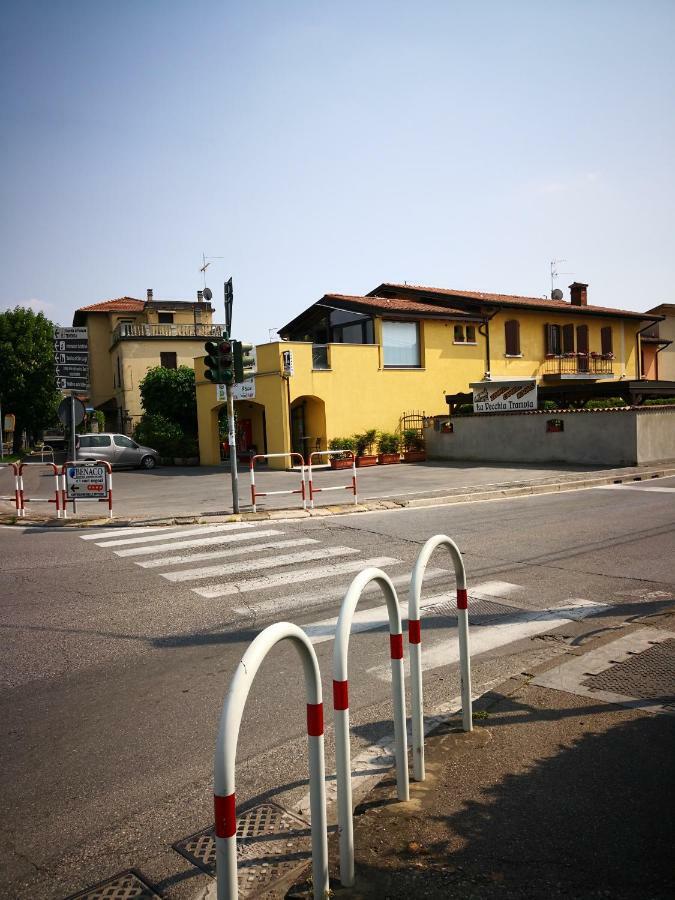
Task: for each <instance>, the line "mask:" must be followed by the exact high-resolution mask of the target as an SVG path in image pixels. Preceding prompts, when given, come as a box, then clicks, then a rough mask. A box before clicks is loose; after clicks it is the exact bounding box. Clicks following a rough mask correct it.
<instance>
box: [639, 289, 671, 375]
mask: <svg viewBox="0 0 675 900" xmlns="http://www.w3.org/2000/svg"><path fill="white" fill-rule="evenodd" d="M649 313H650V315H651V314H654V315H656V316H663V319H662V321H660V322H657V323H655V324H654V325H652V326H651V328H648V329H647V330H646V331H645V332H644V334H643V335H642V338H641V342H642V371H643V373H644V376H645V378H653V379H654V380H655V381H660V380H663V381H675V304H673V303H661V304H660V305H659V306H655V307H654V308H653V309H650V310H649Z"/></svg>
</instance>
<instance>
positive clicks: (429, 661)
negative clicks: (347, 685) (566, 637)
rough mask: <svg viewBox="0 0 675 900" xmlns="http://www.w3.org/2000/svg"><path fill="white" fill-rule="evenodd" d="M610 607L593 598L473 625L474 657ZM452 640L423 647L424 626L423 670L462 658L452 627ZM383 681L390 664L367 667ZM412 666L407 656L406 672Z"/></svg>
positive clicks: (389, 679)
mask: <svg viewBox="0 0 675 900" xmlns="http://www.w3.org/2000/svg"><path fill="white" fill-rule="evenodd" d="M604 609H607V604H605V603H594V602H593V601H591V600H575V601H569V602H568V604H567V605H566V606H561V607H554V608H551V609H543V610H532V611H524V612H522V613H518V614H517V615H514V616H513V620H512V621H510V622H503V623H499V624H497V625H486V626H484V627H481V628H472V629H471V637H470V647H471V658H472V659H474V658H475V657H476V656H478V655H479V654H481V653H487V651H488V650H494V649H496V648H497V647H503V646H505V645H506V644H512V643H514V642H515V641H520V640H522V639H523V638H527V637H533V636H534V635H536V634H542V633H543V632H545V631H551V630H552V629H554V628H559V627H560V626H561V625H567V624H568V623H569V622H570V621H572V620H576V619H580V618H585V617H586V616H590V615H592V614H593V613H597V612H601V611H602V610H604ZM449 630H450V638H449V640H441V641H439V642H438V643H435V644H434V645H433V646H431V647H425V646H424V628H422V669H423V671H427V670H429V669H437V668H439V667H440V666H448V665H451V664H452V663H456V662H458V661H459V642H458V641H457V640H456V639H455V636H454V634H453V632H454V631H455V629H454V628H452V626H451V627H450V629H449ZM366 671H367V672H368V673H369V674H373V675H375V676H376V677H377V678H379V679H380V680H381V681H391V669H390V667H389V666H388V665H385V666H373V667H372V668H370V669H367V670H366ZM409 671H410V667H409V663H408V659H407V658H406V673H409Z"/></svg>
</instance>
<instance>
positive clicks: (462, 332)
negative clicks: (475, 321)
mask: <svg viewBox="0 0 675 900" xmlns="http://www.w3.org/2000/svg"><path fill="white" fill-rule="evenodd" d="M452 340H453V343H455V344H475V343H476V326H475V325H467V326H466V328H465V327H464V325H455V327H454V332H453V337H452Z"/></svg>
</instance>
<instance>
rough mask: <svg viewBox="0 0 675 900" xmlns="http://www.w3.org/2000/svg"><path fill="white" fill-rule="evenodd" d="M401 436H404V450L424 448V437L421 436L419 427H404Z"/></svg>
mask: <svg viewBox="0 0 675 900" xmlns="http://www.w3.org/2000/svg"><path fill="white" fill-rule="evenodd" d="M401 437H402V438H403V449H404V450H423V449H424V438H423V437H422V436H421V434H420V433H419V430H418V429H417V428H404V429H403V434H402V435H401Z"/></svg>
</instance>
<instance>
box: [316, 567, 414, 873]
mask: <svg viewBox="0 0 675 900" xmlns="http://www.w3.org/2000/svg"><path fill="white" fill-rule="evenodd" d="M372 581H374V582H376V583H377V584H378V585H379V586H380V588H381V589H382V593H383V594H384V599H385V601H386V604H387V612H388V614H389V645H390V656H391V680H392V701H393V707H394V744H395V755H396V786H397V794H398V799H399V800H408V798H409V785H408V746H407V735H406V728H405V691H404V684H403V682H404V675H403V632H402V629H401V611H400V609H399V605H398V597H397V596H396V588H395V587H394V585H393V584H392V582H391V579H390V578H389V576H388V575H386V574H385V573H384V572H383V571H382V570H381V569H374V568H369V569H364V570H363V571H362V572H359V574H358V575H357V576H356V578H354V580H353V581H352V583H351V585H350V586H349V589H348V590H347V593H346V594H345V597H344V600H343V601H342V606H341V607H340V616H339V618H338V622H337V628H336V630H335V645H334V649H333V710H334V712H333V716H334V722H335V766H336V778H337V798H338V800H337V802H338V832H339V835H340V881H341V882H342V884H343V886H346V887H351V886H352V885H353V884H354V822H353V816H352V767H351V754H350V749H349V683H348V675H347V662H348V651H349V635H350V632H351V625H352V618H353V616H354V611H355V610H356V606H357V604H358V602H359V599H360V598H361V594H362V593H363V591H364V589H365V587H366V586H367V585H368V584H370V583H371V582H372Z"/></svg>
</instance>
